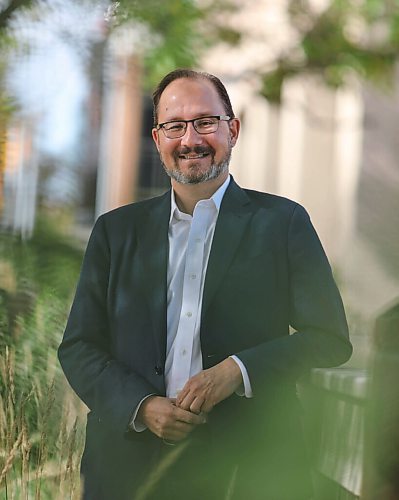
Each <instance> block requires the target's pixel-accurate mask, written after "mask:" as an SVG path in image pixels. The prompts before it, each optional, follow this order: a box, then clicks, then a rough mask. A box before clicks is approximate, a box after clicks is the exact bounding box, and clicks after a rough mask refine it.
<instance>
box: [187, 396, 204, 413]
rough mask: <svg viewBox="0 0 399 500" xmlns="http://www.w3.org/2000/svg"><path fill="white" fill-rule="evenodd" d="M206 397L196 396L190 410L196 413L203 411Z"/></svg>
mask: <svg viewBox="0 0 399 500" xmlns="http://www.w3.org/2000/svg"><path fill="white" fill-rule="evenodd" d="M204 402H205V399H204V398H201V397H196V398H195V399H194V401H193V402H192V403H191V404H190V411H191V412H192V413H196V414H197V415H198V414H200V413H201V409H202V405H203V404H204Z"/></svg>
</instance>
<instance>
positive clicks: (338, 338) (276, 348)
mask: <svg viewBox="0 0 399 500" xmlns="http://www.w3.org/2000/svg"><path fill="white" fill-rule="evenodd" d="M287 260H288V269H289V290H288V301H289V324H290V326H291V327H292V328H293V329H294V333H293V334H292V335H286V336H282V337H278V338H276V339H273V340H270V341H267V342H264V343H263V344H260V345H257V346H255V347H252V348H249V349H246V350H244V351H241V352H239V353H237V356H238V357H239V358H240V359H241V360H242V361H243V363H244V364H245V366H246V368H247V370H248V373H249V377H250V380H251V384H252V387H253V391H254V396H255V397H256V393H257V392H258V390H259V389H261V387H262V386H263V384H264V383H268V382H270V381H272V380H275V379H276V377H278V379H279V380H286V379H287V380H293V379H294V380H296V379H297V378H298V377H300V376H301V375H304V374H305V373H306V372H307V371H308V370H310V369H311V368H316V367H332V366H337V365H340V364H342V363H344V362H345V361H347V360H348V359H349V357H350V356H351V353H352V346H351V343H350V341H349V334H348V326H347V322H346V317H345V311H344V307H343V304H342V300H341V296H340V294H339V291H338V289H337V286H336V284H335V282H334V278H333V276H332V272H331V268H330V265H329V263H328V260H327V257H326V255H325V253H324V250H323V248H322V245H321V243H320V240H319V238H318V236H317V233H316V231H315V229H314V227H313V225H312V223H311V221H310V218H309V215H308V214H307V212H306V211H305V209H304V208H303V207H302V206H301V205H298V204H296V205H295V208H294V210H293V211H292V215H291V219H290V223H289V228H288V234H287Z"/></svg>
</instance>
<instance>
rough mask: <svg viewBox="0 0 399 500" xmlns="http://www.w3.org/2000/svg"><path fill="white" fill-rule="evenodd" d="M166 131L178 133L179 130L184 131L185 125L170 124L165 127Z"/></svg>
mask: <svg viewBox="0 0 399 500" xmlns="http://www.w3.org/2000/svg"><path fill="white" fill-rule="evenodd" d="M165 128H166V130H171V131H172V132H177V131H179V130H183V128H184V124H183V123H169V124H168V125H165Z"/></svg>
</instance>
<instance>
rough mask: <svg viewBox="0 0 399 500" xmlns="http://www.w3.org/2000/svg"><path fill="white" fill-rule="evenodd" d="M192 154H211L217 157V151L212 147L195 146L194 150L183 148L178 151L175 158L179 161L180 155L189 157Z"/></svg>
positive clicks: (174, 154)
mask: <svg viewBox="0 0 399 500" xmlns="http://www.w3.org/2000/svg"><path fill="white" fill-rule="evenodd" d="M190 153H195V154H197V155H201V154H209V155H211V156H215V150H214V149H213V148H212V147H211V146H194V147H193V148H189V147H187V146H183V147H182V148H179V149H176V150H175V151H174V153H173V156H174V157H175V159H177V158H179V156H180V155H188V154H190Z"/></svg>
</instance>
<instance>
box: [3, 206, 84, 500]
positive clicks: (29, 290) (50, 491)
mask: <svg viewBox="0 0 399 500" xmlns="http://www.w3.org/2000/svg"><path fill="white" fill-rule="evenodd" d="M60 222H62V221H60V216H57V217H54V216H53V217H51V218H50V217H49V216H43V215H41V216H40V217H39V218H38V222H37V225H36V229H35V232H34V235H33V237H32V238H31V239H30V240H28V241H23V240H22V239H21V238H20V237H17V236H14V235H12V234H10V233H2V234H1V235H0V450H1V451H0V497H2V495H3V494H5V493H6V492H8V495H10V498H25V497H26V495H27V492H28V493H29V494H30V495H32V498H33V496H34V495H37V491H39V492H40V495H41V498H51V499H53V498H72V496H71V494H70V493H71V491H72V490H76V488H78V485H79V472H78V465H79V461H80V455H81V451H82V446H83V425H82V423H81V424H79V425H77V423H76V418H77V416H79V415H80V412H79V403H77V401H75V400H74V396H73V395H72V393H71V391H70V390H69V389H67V384H66V382H65V379H64V377H63V375H62V373H61V369H60V366H59V364H58V361H57V358H56V350H57V347H58V344H59V342H60V340H61V337H62V333H63V329H64V325H65V321H66V318H67V314H68V311H69V304H70V303H71V299H72V294H73V291H74V288H75V284H76V280H77V276H78V273H79V268H80V264H81V260H82V254H83V252H82V250H81V249H80V248H79V246H78V245H77V244H76V242H73V241H71V239H70V237H67V236H66V235H65V234H64V233H63V231H62V229H61V228H62V225H63V224H61V223H60ZM74 422H75V423H74ZM7 467H8V468H7ZM4 471H5V472H4ZM35 498H39V497H38V496H35Z"/></svg>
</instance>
